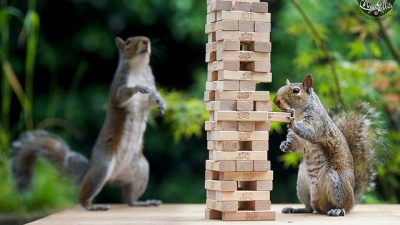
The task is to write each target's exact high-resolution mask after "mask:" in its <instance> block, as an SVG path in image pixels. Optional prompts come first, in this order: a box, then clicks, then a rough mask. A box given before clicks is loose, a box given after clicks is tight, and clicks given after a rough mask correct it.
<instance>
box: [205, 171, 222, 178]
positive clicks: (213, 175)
mask: <svg viewBox="0 0 400 225" xmlns="http://www.w3.org/2000/svg"><path fill="white" fill-rule="evenodd" d="M219 176H220V174H219V172H217V171H212V170H206V171H205V180H218V179H219Z"/></svg>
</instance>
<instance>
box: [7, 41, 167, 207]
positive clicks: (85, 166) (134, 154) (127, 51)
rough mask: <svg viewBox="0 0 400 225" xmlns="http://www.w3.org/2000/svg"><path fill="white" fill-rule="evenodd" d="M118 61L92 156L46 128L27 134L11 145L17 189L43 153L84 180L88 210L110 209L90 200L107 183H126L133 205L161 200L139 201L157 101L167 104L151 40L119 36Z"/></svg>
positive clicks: (125, 191) (146, 177)
mask: <svg viewBox="0 0 400 225" xmlns="http://www.w3.org/2000/svg"><path fill="white" fill-rule="evenodd" d="M115 43H116V46H117V48H118V51H119V63H118V68H117V70H116V72H115V75H114V78H113V81H112V84H111V89H110V94H109V99H108V109H107V113H106V118H105V121H104V124H103V127H102V129H101V131H100V134H99V136H98V138H97V141H96V143H95V145H94V147H93V150H92V156H91V160H90V161H89V160H88V159H86V158H85V157H84V156H83V155H81V154H79V153H77V152H74V151H72V150H71V149H70V148H69V147H68V145H67V144H66V143H65V142H64V141H63V140H61V139H60V138H58V137H56V136H55V135H53V134H50V133H48V132H46V131H32V132H27V133H25V134H23V135H21V137H20V138H19V139H18V140H16V141H14V142H13V143H12V146H11V148H12V149H11V152H12V173H13V177H14V179H15V184H16V187H17V189H18V190H20V191H23V190H26V189H27V188H28V187H29V185H30V184H31V180H32V176H33V172H34V171H33V170H34V165H35V161H36V159H37V158H38V157H44V158H46V159H47V160H49V161H50V162H52V163H54V164H55V166H57V168H58V169H60V170H61V171H63V172H64V173H66V174H68V175H69V176H71V177H72V178H74V180H75V181H77V182H78V183H80V194H79V202H80V204H81V206H82V207H84V208H86V209H87V210H92V211H98V210H107V209H108V206H106V205H93V204H92V200H93V199H94V198H95V196H96V195H97V194H98V193H99V192H100V191H101V189H102V188H103V186H104V185H105V184H106V183H111V184H118V185H121V186H122V187H123V198H124V201H125V202H126V203H127V204H129V205H131V206H149V205H159V204H160V203H161V201H159V200H147V201H144V202H142V201H138V199H139V198H140V196H141V195H142V194H143V193H144V191H145V190H146V187H147V183H148V180H149V172H150V171H149V163H148V161H147V159H146V158H145V156H144V155H143V134H144V132H145V130H146V123H147V116H148V114H149V111H150V109H151V107H152V106H153V105H157V106H158V108H159V110H160V112H161V114H163V113H164V111H165V109H166V103H165V101H164V100H163V99H162V97H161V96H160V94H159V93H158V92H157V89H156V86H155V81H154V76H153V73H152V70H151V67H150V65H149V63H150V54H151V43H150V40H149V39H148V38H147V37H130V38H128V39H126V40H125V41H124V40H122V39H121V38H119V37H117V38H116V39H115Z"/></svg>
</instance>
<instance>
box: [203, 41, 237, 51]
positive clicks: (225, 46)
mask: <svg viewBox="0 0 400 225" xmlns="http://www.w3.org/2000/svg"><path fill="white" fill-rule="evenodd" d="M224 50H227V51H239V50H240V41H231V40H223V41H217V42H211V43H207V44H206V52H215V51H224Z"/></svg>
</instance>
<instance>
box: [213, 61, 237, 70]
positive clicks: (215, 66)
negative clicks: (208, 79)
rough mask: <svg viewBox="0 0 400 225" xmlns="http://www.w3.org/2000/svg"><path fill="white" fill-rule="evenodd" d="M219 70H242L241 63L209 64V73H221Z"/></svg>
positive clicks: (223, 62) (221, 62)
mask: <svg viewBox="0 0 400 225" xmlns="http://www.w3.org/2000/svg"><path fill="white" fill-rule="evenodd" d="M219 70H232V71H236V70H240V61H238V60H236V61H230V60H225V61H216V62H212V63H209V64H208V71H219Z"/></svg>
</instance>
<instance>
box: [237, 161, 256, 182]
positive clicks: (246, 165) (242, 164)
mask: <svg viewBox="0 0 400 225" xmlns="http://www.w3.org/2000/svg"><path fill="white" fill-rule="evenodd" d="M253 168H254V165H253V161H236V170H237V171H253ZM236 186H237V185H236Z"/></svg>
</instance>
